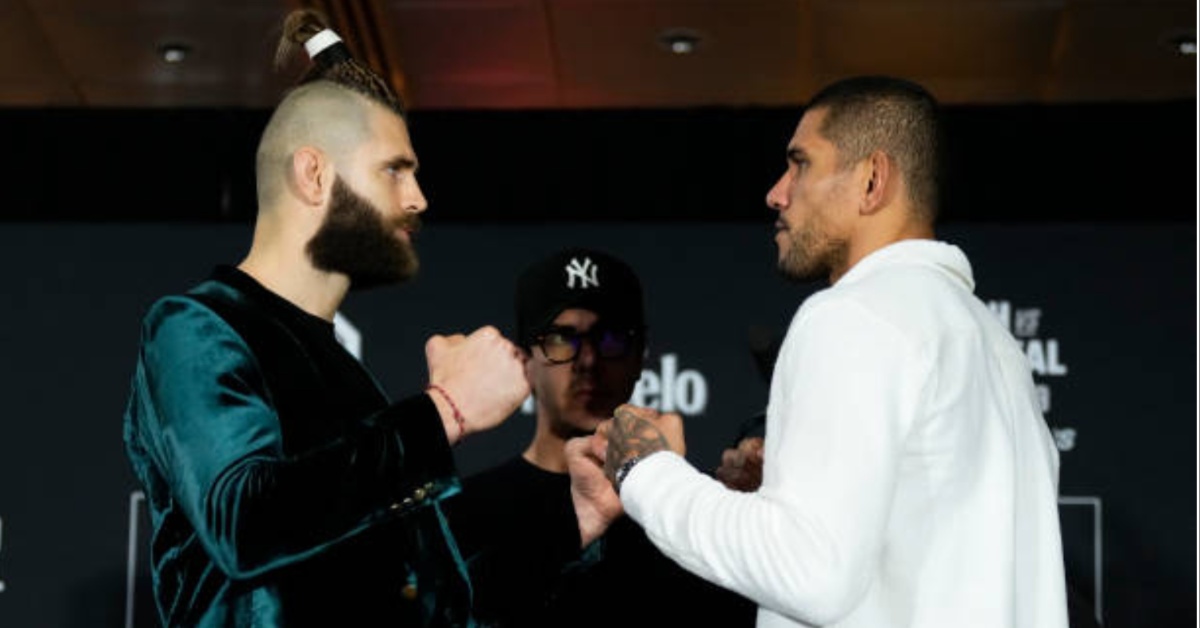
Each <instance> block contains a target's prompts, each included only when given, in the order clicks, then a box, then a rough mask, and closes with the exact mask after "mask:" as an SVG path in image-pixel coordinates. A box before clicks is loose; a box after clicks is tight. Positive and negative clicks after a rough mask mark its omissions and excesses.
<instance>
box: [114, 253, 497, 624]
mask: <svg viewBox="0 0 1200 628" xmlns="http://www.w3.org/2000/svg"><path fill="white" fill-rule="evenodd" d="M125 446H126V452H127V454H128V457H129V460H130V463H131V466H132V467H133V470H134V472H135V474H136V475H137V477H138V479H139V480H140V482H141V483H142V485H143V487H144V489H145V493H146V498H147V503H148V504H149V512H150V516H151V520H152V524H153V539H152V547H151V548H150V557H151V562H152V573H153V580H154V592H155V598H156V603H157V605H158V609H159V613H160V616H161V619H162V621H163V623H164V624H165V625H169V626H197V625H198V626H222V627H224V626H376V625H380V626H382V625H386V626H439V627H440V626H470V625H474V624H473V622H472V620H471V619H470V617H469V608H470V586H469V583H468V582H467V579H466V577H465V575H464V574H465V572H464V568H463V562H462V560H461V557H460V556H459V554H458V549H457V547H456V545H455V542H454V539H453V537H452V536H451V534H450V533H449V531H448V527H447V525H446V519H445V517H444V515H443V514H442V510H441V506H440V502H441V501H442V500H443V499H445V498H446V497H448V496H450V495H453V494H454V493H455V492H457V491H458V490H459V481H458V479H457V477H456V476H455V471H454V463H453V457H452V455H451V452H450V447H449V444H448V443H447V441H446V437H445V433H444V431H443V428H442V423H441V420H440V419H439V418H438V414H437V410H436V408H435V407H434V405H433V403H432V401H430V399H429V398H428V396H426V395H423V394H422V395H417V396H414V397H412V398H408V399H405V400H402V401H400V402H398V403H391V402H389V401H388V399H387V397H386V395H385V394H384V392H383V391H382V390H381V388H380V386H379V385H378V384H377V382H376V381H375V380H374V379H373V378H372V377H371V375H370V374H369V373H368V372H367V371H366V369H365V368H363V367H362V365H360V364H359V362H358V361H357V360H355V359H354V358H353V356H351V355H349V354H348V353H347V352H346V351H345V350H344V349H342V347H341V346H340V345H339V344H338V343H337V341H336V339H335V337H334V334H333V326H332V325H331V324H330V323H328V322H327V321H324V320H322V319H320V318H317V317H313V316H311V315H309V314H307V313H305V312H304V311H302V310H300V309H298V308H296V307H295V306H294V305H292V304H291V303H290V302H288V301H286V300H284V299H282V298H280V297H279V296H277V295H275V294H274V293H272V292H270V291H268V290H266V289H265V288H263V287H262V286H261V285H259V284H258V283H257V282H255V281H254V280H253V279H252V278H250V277H249V276H248V275H245V274H244V273H241V272H240V271H238V270H236V269H234V268H231V267H220V268H218V269H217V270H216V271H215V272H214V274H213V277H212V278H211V279H210V280H208V281H206V282H204V283H202V284H200V285H199V286H197V287H196V288H194V289H193V290H191V291H189V292H188V293H187V294H185V295H180V296H172V297H165V298H163V299H160V300H159V301H157V302H156V303H155V304H154V305H153V306H152V307H151V308H150V310H149V311H148V313H147V315H146V317H145V319H144V321H143V327H142V340H141V348H140V352H139V355H138V361H137V366H136V370H135V373H134V376H133V382H132V390H131V394H130V398H129V404H128V407H127V410H126V415H125Z"/></svg>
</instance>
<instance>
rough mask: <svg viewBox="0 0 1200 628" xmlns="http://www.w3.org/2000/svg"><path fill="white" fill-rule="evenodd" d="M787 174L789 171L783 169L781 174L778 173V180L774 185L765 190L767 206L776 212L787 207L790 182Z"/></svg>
mask: <svg viewBox="0 0 1200 628" xmlns="http://www.w3.org/2000/svg"><path fill="white" fill-rule="evenodd" d="M789 174H790V173H789V172H788V171H785V172H784V173H783V174H782V175H780V177H779V180H778V181H776V182H775V185H773V186H771V189H770V190H767V207H770V208H771V209H773V210H775V211H778V212H781V211H783V210H785V209H787V204H788V186H789V184H790V183H791V177H790V176H789Z"/></svg>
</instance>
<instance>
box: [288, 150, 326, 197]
mask: <svg viewBox="0 0 1200 628" xmlns="http://www.w3.org/2000/svg"><path fill="white" fill-rule="evenodd" d="M292 180H293V181H294V182H295V185H296V192H297V193H298V194H299V196H300V198H301V199H303V201H304V202H305V203H306V204H308V205H312V206H321V205H324V204H325V201H326V199H327V198H328V197H329V191H330V189H331V188H332V186H333V168H332V164H330V162H329V159H328V158H327V157H326V156H325V153H323V152H321V151H320V150H318V149H316V148H313V147H311V146H302V147H300V148H299V149H297V150H296V152H294V153H292Z"/></svg>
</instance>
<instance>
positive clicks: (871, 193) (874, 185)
mask: <svg viewBox="0 0 1200 628" xmlns="http://www.w3.org/2000/svg"><path fill="white" fill-rule="evenodd" d="M864 164H865V167H866V170H867V172H866V174H867V180H866V188H865V189H864V191H863V198H862V207H861V209H859V213H860V214H862V215H864V216H869V215H871V214H874V213H876V212H878V211H879V210H880V209H882V208H883V206H884V205H885V204H886V201H887V197H888V195H889V194H890V193H891V192H890V190H889V189H888V188H889V187H890V186H891V185H892V174H893V172H892V171H893V169H894V168H893V166H894V164H893V163H892V159H891V158H890V157H888V154H887V153H885V152H883V151H881V150H876V151H872V152H871V154H870V155H869V156H868V157H867V159H866V161H865V162H864Z"/></svg>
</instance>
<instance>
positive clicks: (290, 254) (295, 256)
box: [238, 233, 350, 321]
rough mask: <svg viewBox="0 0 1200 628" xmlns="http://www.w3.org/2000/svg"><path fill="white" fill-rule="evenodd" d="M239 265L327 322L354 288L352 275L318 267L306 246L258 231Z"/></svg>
mask: <svg viewBox="0 0 1200 628" xmlns="http://www.w3.org/2000/svg"><path fill="white" fill-rule="evenodd" d="M238 268H239V269H241V270H242V272H245V273H246V274H248V275H250V276H251V277H254V279H255V280H256V281H258V282H259V283H261V284H262V285H263V286H265V287H266V288H267V289H268V290H270V291H271V292H274V293H275V294H278V295H279V296H281V297H283V298H285V299H287V300H288V301H291V302H292V303H294V304H295V305H296V307H298V308H300V309H302V310H304V311H305V312H308V313H309V314H312V315H313V316H317V317H320V318H323V319H325V320H327V321H333V316H334V314H335V313H336V312H337V309H338V307H339V306H341V304H342V300H343V299H345V298H346V293H347V292H348V291H349V290H350V279H349V278H348V277H346V276H345V275H342V274H340V273H330V272H326V271H323V270H319V269H317V268H315V267H314V266H313V265H312V262H311V261H310V260H309V258H308V254H307V253H306V252H305V251H304V250H303V247H298V248H297V247H286V246H280V245H278V244H272V243H270V242H268V241H265V240H263V239H260V238H259V236H258V234H257V233H256V234H255V241H254V245H253V246H251V248H250V253H249V254H248V255H247V256H246V259H244V260H242V263H241V264H238Z"/></svg>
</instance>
